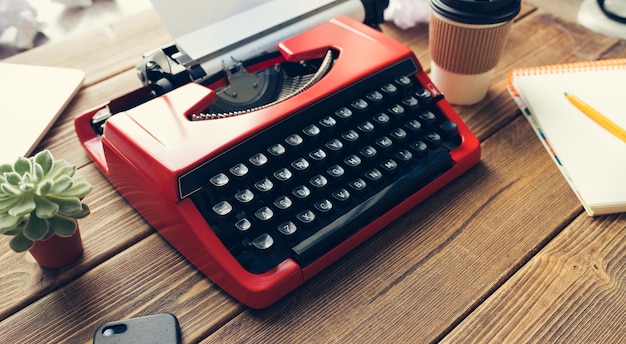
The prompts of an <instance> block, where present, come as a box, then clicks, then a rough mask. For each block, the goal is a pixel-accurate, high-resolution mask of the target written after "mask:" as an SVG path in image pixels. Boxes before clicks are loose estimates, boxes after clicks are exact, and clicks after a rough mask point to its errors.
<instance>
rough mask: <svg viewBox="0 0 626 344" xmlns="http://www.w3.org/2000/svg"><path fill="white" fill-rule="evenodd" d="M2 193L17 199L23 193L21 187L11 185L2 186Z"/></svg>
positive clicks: (0, 186) (0, 187)
mask: <svg viewBox="0 0 626 344" xmlns="http://www.w3.org/2000/svg"><path fill="white" fill-rule="evenodd" d="M0 191H2V193H3V194H6V195H8V196H11V197H16V196H19V195H21V194H22V191H21V190H20V188H19V187H17V186H15V185H11V184H9V183H3V184H0Z"/></svg>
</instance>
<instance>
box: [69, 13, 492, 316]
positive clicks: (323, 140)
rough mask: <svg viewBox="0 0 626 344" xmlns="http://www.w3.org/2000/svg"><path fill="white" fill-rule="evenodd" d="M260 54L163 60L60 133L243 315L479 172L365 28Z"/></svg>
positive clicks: (351, 25)
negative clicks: (70, 133)
mask: <svg viewBox="0 0 626 344" xmlns="http://www.w3.org/2000/svg"><path fill="white" fill-rule="evenodd" d="M379 13H382V9H381V11H380V12H379ZM360 20H363V18H360ZM275 47H276V49H275V50H274V51H266V50H264V51H263V53H261V54H259V55H256V56H252V57H249V58H246V59H237V58H235V57H234V56H233V58H230V59H228V61H220V64H221V66H220V67H219V68H218V70H217V71H214V72H213V73H212V72H211V68H213V67H210V66H213V65H214V64H212V63H213V62H211V63H208V64H207V63H203V62H201V61H200V62H198V61H196V62H190V61H187V60H188V56H187V57H186V56H183V55H185V54H183V53H181V48H180V47H176V48H170V49H169V50H168V49H164V50H163V54H161V53H158V54H155V55H148V56H152V57H150V58H149V59H148V60H147V61H146V60H144V61H143V62H142V63H140V64H139V71H140V74H141V75H142V77H143V81H144V82H145V86H144V87H142V88H140V89H138V90H137V91H135V92H132V93H130V94H127V95H124V96H122V97H120V98H118V99H115V100H112V101H110V102H108V103H107V104H105V105H103V106H100V107H98V108H95V109H92V110H90V111H88V112H86V113H84V114H81V115H79V116H78V117H77V118H76V120H75V126H76V131H77V133H78V136H79V139H80V141H81V143H82V144H83V146H84V147H85V149H86V150H87V152H88V153H89V155H90V156H91V157H92V159H93V160H94V162H95V163H96V165H97V166H98V167H99V168H100V170H101V171H102V173H103V174H104V175H105V176H106V177H107V179H108V180H109V181H110V182H111V183H112V184H113V185H114V186H115V187H116V188H117V189H118V190H119V192H120V193H121V194H122V195H123V196H124V197H125V198H126V199H127V200H128V201H129V203H130V204H131V205H132V206H133V207H134V208H135V209H136V210H137V211H138V212H139V213H140V214H141V215H142V216H143V217H144V218H145V219H146V220H147V221H148V222H149V223H150V224H151V225H152V226H154V228H155V229H157V230H158V231H159V233H160V234H161V235H162V236H163V237H165V238H166V239H167V240H168V241H169V242H170V243H171V244H172V245H173V246H174V247H175V248H176V249H177V250H178V251H179V252H181V253H182V254H183V255H184V256H185V257H186V258H187V259H188V260H189V261H190V262H192V263H193V264H194V265H195V266H196V267H198V269H199V270H200V271H202V272H203V273H204V274H206V275H207V276H208V277H209V278H210V279H211V280H213V281H214V282H215V283H216V284H218V285H219V286H220V287H221V288H222V289H223V290H225V291H226V292H228V293H229V294H230V295H232V296H234V297H235V298H237V299H238V300H240V301H241V302H243V303H244V304H246V305H248V306H250V307H253V308H263V307H267V306H268V305H271V304H272V303H274V302H275V301H276V300H278V299H280V298H281V297H283V296H284V295H286V294H287V293H289V292H290V291H292V290H293V289H295V288H297V287H298V286H299V285H301V284H302V283H304V281H306V280H308V279H310V278H311V277H312V276H314V275H316V274H317V273H318V272H320V271H321V270H323V269H324V268H326V267H327V266H329V265H330V264H332V263H333V262H334V261H336V260H337V259H338V258H339V257H341V256H343V255H344V254H345V253H347V252H348V251H350V250H351V249H353V248H355V247H357V246H358V245H359V244H360V243H362V242H363V241H365V240H366V239H368V238H369V237H371V236H372V235H374V234H375V233H377V232H378V231H380V230H381V229H382V228H384V227H385V226H386V225H388V224H389V223H391V222H392V221H394V220H395V219H396V218H397V217H398V216H400V215H401V214H403V213H405V212H406V211H409V210H410V209H411V208H412V207H414V206H415V205H417V204H418V203H420V202H421V201H423V200H424V199H426V198H427V197H428V196H430V195H431V194H433V193H434V192H435V191H437V190H438V189H440V188H441V187H443V186H444V185H446V184H447V183H449V182H450V181H452V180H453V179H455V178H456V177H458V176H459V175H461V174H462V173H464V172H465V171H467V170H468V169H469V168H470V167H472V166H473V165H475V164H476V163H477V162H478V161H479V159H480V151H479V143H478V140H477V139H476V138H475V136H474V135H473V134H472V133H471V132H470V130H469V129H468V128H467V126H466V125H465V124H464V123H463V122H462V120H461V119H460V118H459V116H458V115H457V114H456V112H455V111H454V110H453V109H452V107H451V106H450V105H449V104H448V103H447V101H446V100H445V98H444V97H443V95H441V94H440V93H439V91H438V90H437V88H436V87H435V86H434V85H433V84H432V83H431V81H430V80H429V78H428V76H427V75H426V73H425V72H424V71H423V70H422V68H421V66H420V64H419V61H417V59H416V57H415V55H414V54H413V52H412V51H411V50H410V49H408V48H407V47H405V46H404V45H402V44H400V43H398V42H396V41H394V40H392V39H391V38H389V37H387V36H385V35H384V34H382V33H381V32H379V31H377V30H375V29H373V28H372V27H369V26H367V25H364V24H363V23H361V22H359V21H358V20H354V19H353V18H349V17H346V16H339V17H336V18H334V19H330V20H327V21H325V22H324V23H322V24H320V25H317V26H315V27H313V28H310V29H306V30H305V31H304V32H301V33H299V34H296V35H294V36H292V37H289V38H286V39H282V40H280V42H278V44H276V45H275ZM155 56H156V57H155ZM353 152H354V154H352V153H353ZM400 185H402V187H399V186H400ZM309 196H310V197H309ZM309 220H310V221H309Z"/></svg>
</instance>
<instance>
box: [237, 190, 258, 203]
mask: <svg viewBox="0 0 626 344" xmlns="http://www.w3.org/2000/svg"><path fill="white" fill-rule="evenodd" d="M235 199H236V200H238V201H239V202H241V203H249V202H251V201H252V200H253V199H254V194H253V193H252V191H250V189H245V190H241V191H239V192H237V193H236V194H235Z"/></svg>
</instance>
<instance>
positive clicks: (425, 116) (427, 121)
mask: <svg viewBox="0 0 626 344" xmlns="http://www.w3.org/2000/svg"><path fill="white" fill-rule="evenodd" d="M419 119H420V120H421V122H422V123H424V125H426V126H431V125H433V123H435V121H437V116H435V114H434V113H432V112H430V111H425V112H422V113H421V114H420V115H419Z"/></svg>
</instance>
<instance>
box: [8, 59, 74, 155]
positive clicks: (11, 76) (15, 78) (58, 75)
mask: <svg viewBox="0 0 626 344" xmlns="http://www.w3.org/2000/svg"><path fill="white" fill-rule="evenodd" d="M0 75H2V85H1V86H0V127H1V128H2V131H0V146H1V147H2V149H1V150H0V163H12V162H14V161H15V160H16V159H17V158H18V157H19V156H28V155H30V154H31V153H32V151H33V149H35V148H36V146H37V144H38V143H39V141H41V139H42V138H43V137H44V135H45V134H46V132H47V131H48V129H50V127H51V126H52V124H53V123H54V121H55V120H56V119H57V118H58V117H59V115H60V114H61V112H62V111H63V109H65V107H66V106H67V104H69V102H70V100H71V99H72V97H73V96H74V95H75V94H76V93H77V92H78V90H79V88H80V86H81V85H82V82H83V78H84V76H85V73H84V72H83V71H81V70H77V69H69V68H58V67H44V66H33V65H20V64H8V63H0Z"/></svg>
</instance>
